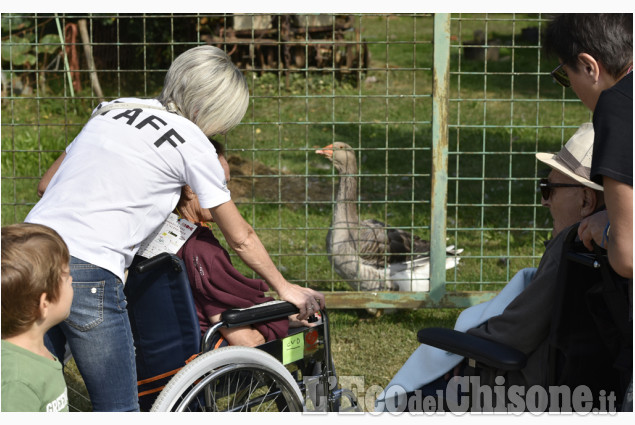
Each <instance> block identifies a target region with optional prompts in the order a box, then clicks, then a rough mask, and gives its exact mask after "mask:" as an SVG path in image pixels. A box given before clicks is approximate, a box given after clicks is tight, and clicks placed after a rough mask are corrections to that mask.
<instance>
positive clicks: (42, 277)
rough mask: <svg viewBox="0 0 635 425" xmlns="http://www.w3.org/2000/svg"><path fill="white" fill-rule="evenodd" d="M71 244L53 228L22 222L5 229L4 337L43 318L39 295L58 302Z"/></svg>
mask: <svg viewBox="0 0 635 425" xmlns="http://www.w3.org/2000/svg"><path fill="white" fill-rule="evenodd" d="M69 261H70V254H69V252H68V247H67V246H66V244H65V243H64V241H63V240H62V238H61V237H60V235H59V234H57V232H56V231H55V230H53V229H51V228H50V227H47V226H43V225H41V224H34V223H19V224H12V225H10V226H5V227H3V228H2V338H10V337H12V336H15V335H19V334H21V333H24V332H25V331H27V330H28V329H29V328H30V327H31V325H32V324H33V323H34V322H35V321H36V320H38V319H39V318H40V297H41V296H42V294H44V293H46V296H47V298H48V299H49V301H51V302H55V301H57V299H58V297H59V293H60V283H61V281H62V279H61V277H62V267H63V266H64V265H68V263H69Z"/></svg>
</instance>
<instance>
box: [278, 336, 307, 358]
mask: <svg viewBox="0 0 635 425" xmlns="http://www.w3.org/2000/svg"><path fill="white" fill-rule="evenodd" d="M303 357H304V335H303V334H302V333H298V334H295V335H291V336H288V337H286V338H285V339H283V340H282V364H284V365H286V364H289V363H293V362H295V361H298V360H300V359H302V358H303Z"/></svg>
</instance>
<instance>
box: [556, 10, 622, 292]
mask: <svg viewBox="0 0 635 425" xmlns="http://www.w3.org/2000/svg"><path fill="white" fill-rule="evenodd" d="M545 48H546V50H547V53H548V54H550V55H552V56H556V57H557V58H558V60H559V61H560V64H559V65H558V67H556V69H554V71H553V72H552V75H553V77H554V79H555V80H556V81H557V82H559V83H560V84H561V85H563V86H565V87H571V88H572V89H573V91H574V92H575V93H576V95H577V96H578V97H579V98H580V100H581V101H582V103H584V105H586V107H587V108H589V109H590V110H591V111H592V112H593V128H594V130H595V143H594V151H593V164H592V165H591V180H592V181H594V182H596V183H599V184H602V185H603V186H604V194H605V202H606V211H603V212H600V213H598V214H595V215H593V216H591V217H589V218H587V219H585V220H583V221H582V223H581V225H580V228H579V235H580V238H581V239H582V240H583V242H584V244H585V246H586V247H587V248H589V249H592V246H591V240H593V241H595V243H596V244H598V245H600V246H602V247H605V248H606V249H607V251H608V255H609V262H610V264H611V266H612V267H613V269H614V270H615V272H617V273H618V274H619V275H621V276H623V277H625V278H628V279H632V278H633V14H632V13H590V14H584V13H571V14H569V13H567V14H562V15H558V16H556V17H555V18H553V20H552V21H551V22H550V23H549V25H548V27H547V33H546V39H545ZM631 296H632V288H631Z"/></svg>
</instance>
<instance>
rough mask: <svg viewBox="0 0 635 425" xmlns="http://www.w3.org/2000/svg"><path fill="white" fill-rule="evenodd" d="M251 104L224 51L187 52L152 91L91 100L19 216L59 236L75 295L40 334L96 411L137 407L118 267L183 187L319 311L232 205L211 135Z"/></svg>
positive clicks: (248, 254) (302, 302) (246, 254)
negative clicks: (77, 377) (75, 375)
mask: <svg viewBox="0 0 635 425" xmlns="http://www.w3.org/2000/svg"><path fill="white" fill-rule="evenodd" d="M248 102H249V90H248V86H247V82H246V81H245V78H244V76H243V75H242V73H241V72H240V70H239V69H238V68H236V66H235V65H234V64H233V63H232V62H231V60H230V59H229V57H228V56H227V55H226V54H225V53H224V52H223V51H222V50H220V49H218V48H216V47H212V46H200V47H195V48H193V49H190V50H188V51H186V52H184V53H183V54H181V55H180V56H179V57H177V58H176V60H175V61H174V62H173V64H172V65H171V66H170V69H169V70H168V73H167V75H166V77H165V85H164V88H163V91H162V92H161V94H160V95H159V97H158V98H156V99H136V98H122V99H117V100H114V101H111V102H104V103H102V104H100V105H99V106H98V107H97V108H96V109H95V111H94V112H93V115H92V116H91V118H90V119H89V121H88V123H87V124H86V125H85V126H84V128H83V129H82V131H81V132H80V133H79V134H78V135H77V137H76V138H75V140H73V142H72V143H71V144H70V145H68V147H67V148H66V151H65V152H64V153H62V155H61V156H60V157H59V158H58V159H57V160H56V161H55V163H54V164H53V165H52V166H51V168H50V169H49V170H47V172H46V173H45V175H44V176H43V178H42V180H41V182H40V185H39V186H38V193H39V194H40V196H42V199H41V200H40V201H39V202H38V203H37V204H36V205H35V206H34V207H33V209H32V210H31V212H30V213H29V215H28V216H27V218H26V220H25V221H27V222H33V223H40V224H44V225H48V226H49V227H52V228H53V229H55V230H56V231H57V232H58V233H59V234H60V235H61V236H62V238H63V239H64V241H65V242H66V243H67V245H68V246H69V250H70V253H71V266H70V267H71V275H72V276H73V287H74V290H75V297H74V300H73V305H72V308H71V314H70V316H69V318H68V319H67V320H66V321H65V322H63V323H61V324H60V325H59V326H58V327H57V328H56V329H54V330H52V331H51V332H50V333H49V334H48V335H47V337H48V344H49V348H50V349H52V350H54V351H55V352H56V354H58V358H63V355H60V354H62V353H63V351H62V350H63V346H64V344H65V342H66V341H67V342H68V344H69V346H70V349H71V352H72V354H73V356H74V358H75V361H76V363H77V366H78V369H79V371H80V373H81V374H82V377H83V378H84V382H85V383H86V387H87V389H88V392H89V394H90V398H91V402H92V405H93V410H95V411H135V410H138V409H139V406H138V400H137V399H138V397H137V383H136V370H135V357H134V346H133V339H132V333H131V331H130V324H129V322H128V316H127V313H126V302H125V296H124V293H123V282H124V281H125V278H124V273H125V269H126V268H127V267H128V266H129V265H130V263H131V262H132V259H133V257H134V255H135V253H136V252H137V250H138V248H139V244H140V243H141V242H142V241H143V240H144V239H146V238H147V237H148V236H149V235H150V233H151V232H152V231H153V230H155V229H156V228H157V227H159V226H160V225H161V224H162V223H163V222H164V221H165V219H166V218H167V217H168V215H169V214H170V212H171V211H172V210H173V209H174V207H175V206H176V204H177V202H178V200H179V197H180V195H181V188H182V187H183V186H184V185H186V184H187V185H189V186H190V187H192V189H193V190H194V191H195V192H196V193H197V195H198V198H199V202H200V204H201V206H202V207H203V208H208V209H209V210H210V212H211V214H212V217H213V218H214V221H215V222H216V223H217V225H218V227H219V228H220V230H221V231H222V233H223V235H224V237H225V238H226V240H227V242H228V243H229V245H230V246H231V248H233V249H234V250H235V251H236V253H237V254H238V256H239V257H240V258H241V259H242V260H243V261H244V262H245V263H246V264H247V265H248V266H249V267H251V268H252V269H253V270H254V271H255V272H256V273H258V274H259V275H260V276H261V277H262V278H263V279H264V280H265V281H266V282H267V283H268V284H269V285H270V286H271V287H273V288H274V289H275V290H276V292H277V293H278V295H279V296H280V298H281V299H283V300H287V301H290V302H292V303H293V304H295V305H296V306H297V307H298V308H299V309H300V314H299V319H300V320H303V319H304V318H307V317H308V316H309V315H310V314H312V312H313V311H315V310H317V309H319V308H322V307H324V295H323V294H321V293H319V292H316V291H314V290H312V289H310V288H304V287H301V286H298V285H293V284H291V283H289V282H288V281H287V280H286V279H285V278H284V277H283V276H282V275H281V274H280V272H279V271H278V270H277V268H276V267H275V265H274V264H273V262H272V261H271V258H270V257H269V255H268V253H267V251H266V249H265V248H264V246H263V245H262V243H261V242H260V239H259V238H258V236H257V235H256V233H255V232H254V230H253V228H252V227H251V226H250V225H249V224H248V223H247V222H246V221H245V220H244V219H243V217H242V216H241V215H240V213H239V211H238V209H237V208H236V206H235V204H234V203H233V202H232V200H231V197H230V193H229V190H228V189H227V182H226V180H225V173H224V170H223V167H222V166H221V164H220V162H219V159H218V155H217V154H216V151H215V149H214V147H213V145H212V144H211V143H210V141H209V138H210V137H213V136H215V135H219V134H225V133H227V132H228V131H229V130H231V129H232V128H233V127H235V126H236V125H237V124H238V123H239V122H240V120H241V119H242V117H243V115H244V114H245V111H246V109H247V106H248ZM158 311H160V306H158ZM60 352H61V353H60Z"/></svg>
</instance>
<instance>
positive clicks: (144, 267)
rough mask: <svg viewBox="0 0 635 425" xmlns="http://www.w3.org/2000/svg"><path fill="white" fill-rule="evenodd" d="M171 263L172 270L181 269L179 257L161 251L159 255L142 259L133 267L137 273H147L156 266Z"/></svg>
mask: <svg viewBox="0 0 635 425" xmlns="http://www.w3.org/2000/svg"><path fill="white" fill-rule="evenodd" d="M168 262H169V263H171V264H172V267H173V268H174V271H177V272H179V271H181V263H180V262H179V257H177V256H176V255H174V254H170V253H169V252H162V253H161V254H159V255H156V256H154V257H152V258H148V259H147V260H143V261H142V262H140V263H139V264H137V266H136V267H135V269H134V270H135V271H136V272H137V273H147V272H151V271H152V270H155V269H157V268H158V267H161V266H163V265H164V264H165V263H168Z"/></svg>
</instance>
